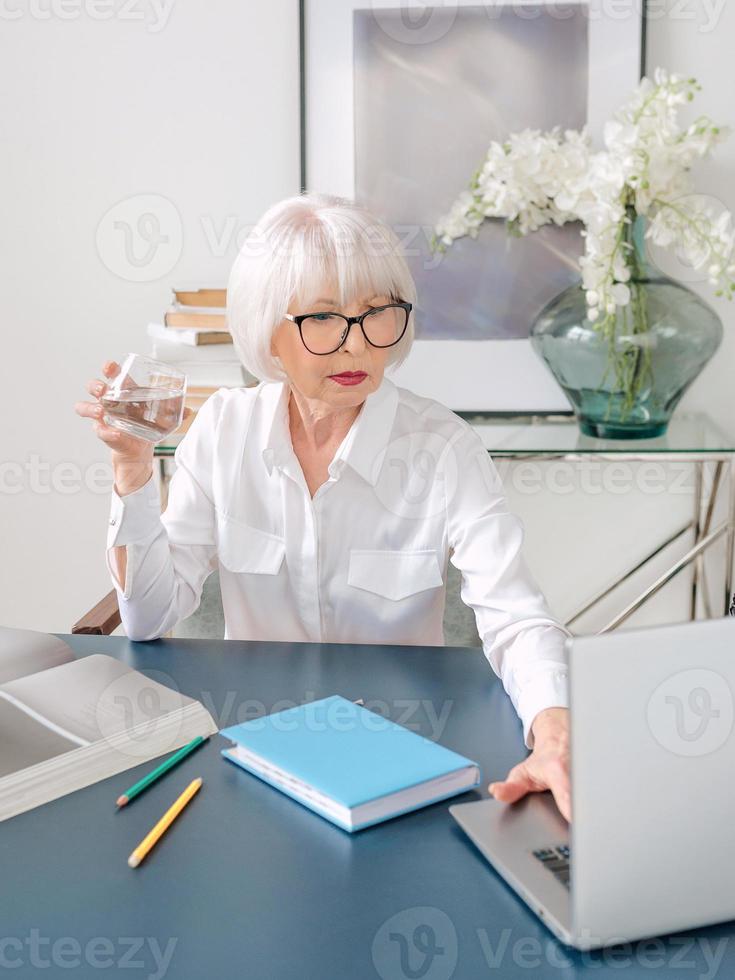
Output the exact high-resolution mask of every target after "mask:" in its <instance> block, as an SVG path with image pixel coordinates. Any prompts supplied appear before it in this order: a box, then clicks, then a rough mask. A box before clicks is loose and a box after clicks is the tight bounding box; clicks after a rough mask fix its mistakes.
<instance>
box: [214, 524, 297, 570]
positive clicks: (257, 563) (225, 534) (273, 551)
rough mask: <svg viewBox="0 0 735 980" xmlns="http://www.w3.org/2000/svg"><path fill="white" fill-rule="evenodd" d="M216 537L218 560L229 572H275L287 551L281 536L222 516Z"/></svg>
mask: <svg viewBox="0 0 735 980" xmlns="http://www.w3.org/2000/svg"><path fill="white" fill-rule="evenodd" d="M217 537H218V554H219V560H220V562H221V563H222V564H223V565H224V566H225V568H227V569H229V571H231V572H255V573H256V574H257V573H259V574H261V575H275V574H276V573H277V572H278V570H279V569H280V567H281V565H282V563H283V557H284V555H285V554H286V542H285V540H284V539H283V538H281V537H278V535H275V534H270V533H269V532H268V531H261V530H260V529H259V528H257V527H252V525H250V524H243V523H242V522H241V521H236V520H234V519H233V518H231V517H225V516H223V515H218V518H217Z"/></svg>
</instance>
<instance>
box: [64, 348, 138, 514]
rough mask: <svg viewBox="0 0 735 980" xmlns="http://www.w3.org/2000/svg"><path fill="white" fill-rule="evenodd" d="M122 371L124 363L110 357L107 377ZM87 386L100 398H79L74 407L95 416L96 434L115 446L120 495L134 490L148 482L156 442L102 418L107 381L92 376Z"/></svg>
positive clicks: (84, 416) (89, 390) (91, 392)
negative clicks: (142, 437)
mask: <svg viewBox="0 0 735 980" xmlns="http://www.w3.org/2000/svg"><path fill="white" fill-rule="evenodd" d="M119 371H120V365H119V364H117V363H116V362H115V361H106V362H105V364H104V365H103V367H102V373H103V374H104V375H105V377H106V378H113V377H115V375H116V374H118V372H119ZM86 387H87V391H88V392H89V394H90V395H93V396H94V398H95V399H96V401H93V402H77V403H76V404H75V406H74V409H75V411H76V413H77V415H81V416H82V417H83V418H90V419H94V431H95V434H96V435H97V436H98V438H100V439H101V440H102V442H104V444H105V445H106V446H107V447H108V448H109V449H110V450H111V453H112V466H113V470H114V473H115V486H116V489H117V492H118V493H119V494H120V495H123V494H126V493H132V492H133V491H134V490H137V489H139V488H140V487H142V486H143V485H144V484H145V483H147V482H148V480H149V478H150V475H151V473H152V471H153V448H154V447H153V443H152V442H149V441H148V440H147V439H138V438H137V437H136V436H131V435H129V434H128V433H127V432H121V431H120V430H119V429H113V428H112V426H110V425H106V424H105V422H104V421H103V420H102V416H103V415H104V413H105V409H104V406H103V405H102V403H101V401H100V399H101V398H102V396H103V395H104V393H105V391H106V390H107V384H106V383H105V382H104V381H102V380H100V379H99V378H92V379H91V380H90V381H88V382H87V385H86Z"/></svg>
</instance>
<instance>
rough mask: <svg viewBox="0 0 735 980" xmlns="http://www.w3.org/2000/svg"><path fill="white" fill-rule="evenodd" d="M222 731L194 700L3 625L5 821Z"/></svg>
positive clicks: (0, 736) (1, 793)
mask: <svg viewBox="0 0 735 980" xmlns="http://www.w3.org/2000/svg"><path fill="white" fill-rule="evenodd" d="M172 683H173V682H172ZM216 731H217V726H216V724H215V722H214V719H213V718H212V716H211V715H210V714H209V712H208V711H207V710H206V709H205V708H204V707H203V706H202V705H201V704H200V703H199V702H198V701H194V700H193V699H192V698H188V697H185V696H184V695H182V694H179V693H178V692H177V691H174V690H172V689H171V688H169V687H166V686H164V685H163V684H159V683H157V682H156V681H153V680H150V679H149V678H147V677H145V676H144V675H143V674H141V673H139V672H138V671H136V670H133V669H132V668H130V667H128V666H126V665H125V664H123V663H120V661H118V660H115V659H114V658H113V657H108V656H105V655H103V654H92V655H90V656H88V657H81V658H80V659H78V660H76V659H75V658H74V653H73V651H72V650H71V648H70V647H69V646H68V645H67V644H66V643H64V642H63V640H60V639H59V638H58V637H55V636H51V635H49V634H46V633H38V632H36V631H34V630H16V629H10V628H8V627H3V626H0V820H6V819H7V818H8V817H13V816H15V815H16V814H18V813H23V812H24V811H25V810H30V809H31V808H32V807H35V806H39V805H40V804H42V803H47V802H48V801H49V800H55V799H56V798H57V797H59V796H64V795H65V794H66V793H71V792H72V791H73V790H76V789H81V788H82V787H83V786H89V785H90V784H91V783H95V782H97V781H98V780H100V779H106V778H107V777H108V776H113V775H115V774H116V773H119V772H123V771H124V770H126V769H131V768H132V767H133V766H137V765H139V764H140V763H142V762H149V761H150V760H151V759H154V758H156V757H157V756H160V755H164V754H167V753H169V752H173V751H174V750H175V749H178V748H180V747H181V746H182V745H186V744H187V742H190V741H191V740H192V739H193V738H195V737H196V736H197V735H203V736H206V735H213V734H214V733H215V732H216ZM118 788H119V787H118ZM117 795H119V794H118V793H117V791H115V792H114V793H113V794H112V797H116V796H117ZM112 797H111V803H112V802H113V800H112Z"/></svg>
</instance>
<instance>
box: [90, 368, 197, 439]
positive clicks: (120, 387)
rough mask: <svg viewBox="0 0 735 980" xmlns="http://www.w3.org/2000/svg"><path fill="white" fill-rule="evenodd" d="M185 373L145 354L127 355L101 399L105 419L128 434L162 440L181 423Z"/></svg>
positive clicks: (107, 422) (110, 424) (113, 426)
mask: <svg viewBox="0 0 735 980" xmlns="http://www.w3.org/2000/svg"><path fill="white" fill-rule="evenodd" d="M185 395H186V375H185V374H183V373H182V372H181V371H179V370H178V368H175V367H173V366H172V365H171V364H164V363H163V362H162V361H154V360H153V358H151V357H145V356H144V355H143V354H126V355H125V358H124V360H123V362H122V364H121V365H120V371H119V373H118V374H117V375H115V377H114V378H111V379H110V380H109V381H108V384H107V390H106V391H105V393H104V394H103V395H102V397H101V398H100V402H101V404H102V405H103V407H104V409H105V414H104V415H103V420H104V422H105V423H106V424H107V425H109V426H112V428H113V429H121V430H122V431H123V432H127V433H128V435H131V436H137V437H138V438H139V439H147V440H148V441H149V442H160V441H161V439H165V438H166V436H169V435H171V433H172V432H175V431H176V430H177V429H178V427H179V426H180V425H181V422H182V419H183V417H184V398H185Z"/></svg>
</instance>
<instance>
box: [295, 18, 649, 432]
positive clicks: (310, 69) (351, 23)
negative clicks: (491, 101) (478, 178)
mask: <svg viewBox="0 0 735 980" xmlns="http://www.w3.org/2000/svg"><path fill="white" fill-rule="evenodd" d="M415 7H416V5H415V4H409V3H406V2H405V0H300V7H299V18H300V37H301V62H300V83H301V184H302V191H306V190H309V191H321V192H326V193H333V194H338V195H340V196H344V197H348V198H357V199H358V200H361V201H363V203H369V202H365V201H364V197H363V196H361V195H358V194H357V187H356V169H357V168H356V162H357V161H356V155H357V154H356V131H355V116H356V93H355V89H356V82H355V24H357V25H358V28H359V27H360V24H363V25H364V24H365V21H364V18H365V17H369V18H373V19H375V20H377V21H379V22H380V26H381V28H382V27H384V26H385V25H386V24H387V25H388V33H389V34H391V35H394V34H395V30H394V29H393V28H392V27H391V26H390V24H391V22H389V21H388V20H387V18H389V17H391V18H393V21H392V23H398V24H399V27H400V26H401V25H405V31H406V37H405V39H404V38H403V37H402V36H398V37H397V43H398V45H399V46H400V45H403V47H402V48H400V47H399V48H398V50H400V52H401V54H402V61H403V63H404V64H406V65H409V66H410V64H411V56H412V51H411V49H412V48H416V47H417V44H416V39H415V37H412V36H411V34H412V32H413V31H421V30H426V29H427V26H428V27H429V28H430V26H431V18H432V16H436V17H437V18H438V16H439V14H438V13H436V12H437V11H438V12H439V13H441V15H442V17H443V19H444V20H443V24H444V27H443V28H441V29H444V28H445V27H446V23H447V18H449V19H450V20H451V18H452V17H453V16H454V17H458V16H459V17H461V16H467V15H468V14H469V11H466V10H465V11H463V10H462V8H472V9H473V10H474V11H477V10H478V8H482V12H483V14H484V15H486V16H487V18H488V20H489V22H490V23H491V27H492V21H493V20H494V19H496V18H498V17H499V16H500V15H501V14H504V13H505V9H507V8H509V7H512V8H513V10H514V11H515V12H516V16H517V17H519V18H520V20H521V21H523V20H524V19H527V20H529V21H530V20H531V18H532V15H533V14H534V12H535V11H537V10H540V11H541V15H542V16H543V15H545V14H547V12H546V11H544V8H549V11H550V10H551V8H553V9H554V10H555V11H559V10H560V9H561V8H565V9H569V10H570V12H571V15H572V16H575V17H577V19H579V17H580V16H584V18H585V20H586V25H587V29H586V51H587V58H586V83H587V84H586V91H584V92H583V93H582V95H581V96H580V99H581V98H584V100H585V102H586V119H585V120H584V124H586V125H587V128H588V131H589V133H590V136H591V138H592V140H593V142H594V143H596V144H598V145H600V144H601V138H602V130H603V126H604V123H605V122H606V121H607V119H609V118H610V117H611V116H612V114H613V112H614V111H615V110H616V109H617V107H618V106H619V104H620V102H621V100H622V99H623V98H624V97H625V95H626V94H627V93H628V92H630V91H632V90H633V89H634V88H635V86H636V84H637V83H638V81H639V80H640V78H641V77H642V75H643V73H644V64H645V15H644V12H643V11H642V9H641V7H642V5H640V4H638V3H636V2H635V0H630V4H629V11H628V15H627V16H621V10H623V12H624V8H623V6H622V5H621V4H620V3H618V2H617V0H616V6H615V12H611V11H609V10H608V8H607V6H606V4H605V2H604V0H569V2H565V3H551V2H550V0H515V2H513V3H512V4H507V3H505V4H503V3H499V2H495V0H483V2H479V3H478V2H477V0H475V2H472V0H447V2H445V3H444V4H442V5H440V4H437V5H436V6H435V7H429V6H427V7H426V8H425V9H424V11H423V19H422V17H421V16H415V15H416V11H415V10H414V11H413V13H412V9H413V8H415ZM458 12H459V13H458ZM547 16H548V15H547ZM360 18H362V20H360ZM381 18H382V20H381ZM396 18H398V20H396ZM412 18H413V21H412ZM412 23H413V24H414V25H415V24H418V25H419V26H418V27H415V26H412ZM489 29H490V28H489ZM528 33H529V34H530V33H531V32H530V31H529V32H528ZM484 36H488V35H487V32H485V34H484ZM520 36H521V37H523V32H522V31H521V34H520ZM425 37H427V38H428V40H426V41H425V44H426V45H430V44H432V43H434V42H433V41H432V40H431V35H430V32H429V34H427V35H425ZM393 40H395V38H393ZM422 43H424V42H422ZM394 47H395V46H394ZM426 50H427V49H426V48H424V50H423V51H422V54H423V55H425V54H426ZM526 54H527V56H528V57H531V58H533V57H534V54H533V51H531V52H526ZM539 57H541V56H539ZM358 84H359V83H358ZM537 84H538V82H537ZM466 128H467V127H466V126H465V129H466ZM522 128H525V126H524V125H522V124H519V125H518V126H513V127H512V129H513V130H516V129H522ZM549 128H550V127H549ZM493 138H500V134H498V135H495V134H492V135H490V136H488V137H487V138H486V139H485V141H484V143H483V144H482V145H484V147H485V149H486V148H487V146H488V145H489V143H490V140H491V139H493ZM479 163H480V158H477V161H476V163H475V164H474V166H477V165H479ZM471 169H472V168H467V182H468V181H469V177H470V174H471ZM427 172H428V171H427ZM419 179H421V178H420V176H419ZM427 179H428V178H427ZM414 182H415V178H414ZM462 189H463V188H462V186H459V187H457V188H456V193H458V192H459V191H460V190H462ZM454 196H456V195H452V197H451V199H450V200H442V202H441V206H442V211H445V210H446V209H447V206H448V205H449V204H451V200H452V199H453V197H454ZM440 213H442V212H441V211H437V213H436V214H432V215H431V221H432V222H433V221H435V220H437V219H438V217H439V216H440ZM387 220H388V221H389V223H390V224H392V225H394V222H392V221H391V220H390V218H388V219H387ZM488 224H489V223H488V222H484V226H483V229H481V234H482V232H483V230H484V227H485V226H487V225H488ZM493 224H494V223H493ZM394 230H396V231H397V233H398V229H397V228H394ZM500 230H502V232H503V234H507V233H506V232H505V230H504V229H500ZM561 230H562V229H559V231H561ZM425 231H426V228H425V227H424V232H425ZM546 231H547V229H542V230H541V231H540V232H535V233H532V234H531V235H529V236H528V237H529V238H533V237H534V236H540V235H543V234H544V232H546ZM549 231H550V233H551V234H553V233H555V231H556V229H549ZM571 231H572V228H571V226H567V228H566V233H567V235H568V234H569V233H570V232H571ZM401 237H402V236H401V235H400V234H399V238H401ZM460 241H461V242H464V243H467V242H469V239H465V240H460ZM458 244H459V243H458ZM473 244H474V243H473ZM463 247H465V248H466V247H467V246H466V244H464V245H463ZM470 247H472V246H470ZM453 248H456V246H453ZM579 248H580V250H581V244H580V246H579ZM450 251H451V249H450ZM567 264H570V263H567ZM570 281H572V280H570ZM566 284H568V283H564V285H566ZM537 285H538V284H537ZM548 285H549V286H550V287H551V288H552V291H551V295H549V296H548V297H547V299H550V298H551V296H553V295H555V293H556V292H558V291H560V290H559V289H554V288H553V284H552V283H549V284H548ZM417 286H418V287H419V295H420V296H421V284H420V283H419V282H418V281H417ZM562 288H563V286H562ZM541 305H543V304H541ZM539 308H540V307H539ZM483 312H485V311H483ZM487 313H488V316H490V315H491V314H492V310H488V311H487ZM525 323H527V320H526V318H525V317H524V324H525ZM450 331H451V325H450ZM390 376H391V377H392V379H393V380H394V381H395V383H396V384H399V385H401V386H403V387H406V388H409V389H411V390H412V391H415V392H416V393H418V394H421V395H426V396H428V397H432V398H436V399H437V400H439V401H441V402H443V403H444V404H446V405H448V406H449V407H450V408H452V409H453V410H455V411H464V412H492V413H510V414H523V413H544V412H547V413H558V412H569V411H570V410H571V406H570V403H569V401H568V399H567V398H566V396H565V395H564V393H563V391H562V389H561V388H560V387H559V385H558V384H557V382H556V381H555V380H554V378H553V377H552V375H551V374H550V372H549V371H548V369H547V368H546V366H545V365H544V364H543V363H542V361H541V360H540V359H539V358H538V357H537V355H536V354H535V353H534V351H533V349H532V347H531V342H530V340H529V339H528V337H527V336H526V337H524V338H522V339H476V338H473V339H454V338H451V337H447V338H440V339H435V338H422V337H421V334H420V331H417V337H416V339H415V341H414V345H413V349H412V351H411V353H410V355H409V357H408V358H407V359H406V361H405V362H404V364H403V365H401V366H400V367H399V368H398V369H396V370H395V371H393V372H392V373H391V375H390Z"/></svg>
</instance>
